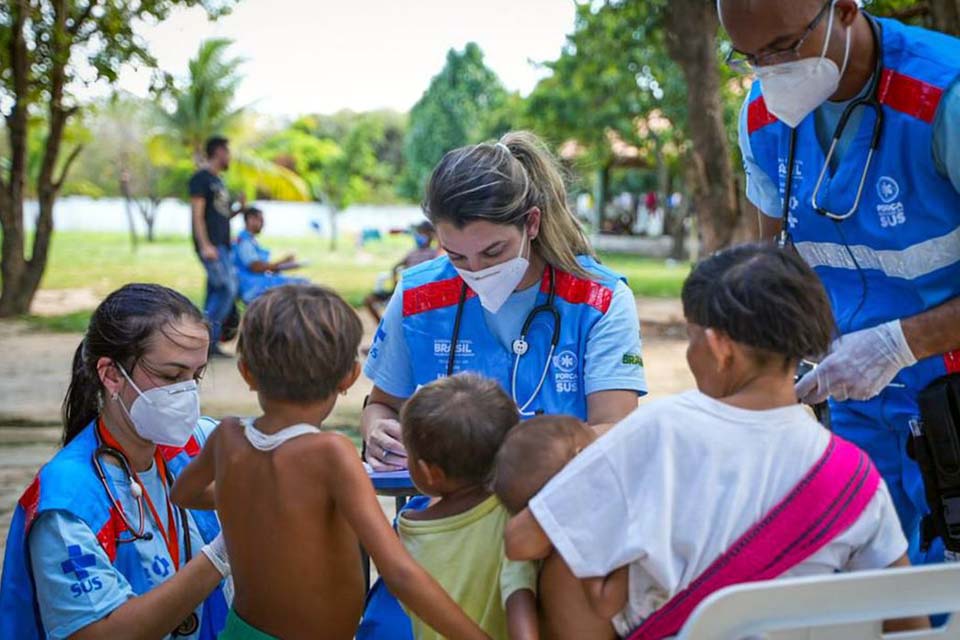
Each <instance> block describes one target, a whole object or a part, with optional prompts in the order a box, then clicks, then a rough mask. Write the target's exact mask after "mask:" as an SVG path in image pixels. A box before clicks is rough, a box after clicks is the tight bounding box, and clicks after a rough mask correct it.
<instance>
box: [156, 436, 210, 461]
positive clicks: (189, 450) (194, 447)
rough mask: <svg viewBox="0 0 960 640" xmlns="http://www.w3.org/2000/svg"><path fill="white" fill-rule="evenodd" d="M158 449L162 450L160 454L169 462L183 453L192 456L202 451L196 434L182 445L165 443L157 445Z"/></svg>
mask: <svg viewBox="0 0 960 640" xmlns="http://www.w3.org/2000/svg"><path fill="white" fill-rule="evenodd" d="M157 450H158V451H160V455H161V456H163V459H164V460H166V461H167V462H169V461H170V460H173V459H174V458H176V457H177V456H178V455H180V454H181V453H186V454H187V455H188V456H190V457H191V458H192V457H194V456H196V455H197V454H198V453H200V443H199V442H197V437H196V436H190V439H189V440H187V444H185V445H183V446H182V447H168V446H165V445H157Z"/></svg>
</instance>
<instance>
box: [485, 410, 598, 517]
mask: <svg viewBox="0 0 960 640" xmlns="http://www.w3.org/2000/svg"><path fill="white" fill-rule="evenodd" d="M596 439H597V434H596V432H595V431H594V430H593V429H591V428H590V427H588V426H587V425H586V424H584V423H583V422H582V421H580V420H578V419H577V418H574V417H573V416H537V417H536V418H530V419H529V420H527V421H525V422H521V423H520V424H518V425H517V426H516V427H514V428H513V429H512V430H511V431H510V433H508V434H507V437H506V438H505V439H504V441H503V446H501V447H500V451H499V452H498V453H497V460H496V465H495V468H494V472H493V482H492V483H491V487H492V489H493V492H494V493H495V494H496V496H497V497H498V498H500V502H502V503H503V506H504V507H506V509H507V511H509V512H510V514H511V515H516V514H517V513H520V512H521V511H523V510H524V509H526V507H527V503H529V502H530V498H532V497H533V496H535V495H537V493H539V492H540V489H542V488H543V486H544V485H545V484H547V482H549V480H550V479H551V478H552V477H553V476H555V475H557V473H559V472H560V470H561V469H563V468H564V467H565V466H567V463H568V462H570V461H571V460H573V457H574V456H575V455H577V454H578V453H580V452H581V451H582V450H583V449H584V448H585V447H586V446H587V445H588V444H590V443H591V442H593V441H594V440H596Z"/></svg>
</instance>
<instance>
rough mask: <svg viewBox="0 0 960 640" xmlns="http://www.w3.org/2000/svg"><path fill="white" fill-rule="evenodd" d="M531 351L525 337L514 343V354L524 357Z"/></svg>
mask: <svg viewBox="0 0 960 640" xmlns="http://www.w3.org/2000/svg"><path fill="white" fill-rule="evenodd" d="M529 349H530V343H529V342H527V340H526V338H524V337H523V336H521V337H519V338H517V339H516V340H514V341H513V354H514V355H517V356H522V355H524V354H526V353H527V351H528V350H529Z"/></svg>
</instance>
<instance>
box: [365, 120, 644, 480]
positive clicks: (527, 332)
mask: <svg viewBox="0 0 960 640" xmlns="http://www.w3.org/2000/svg"><path fill="white" fill-rule="evenodd" d="M423 209H424V213H425V214H426V216H427V218H428V219H429V220H430V222H432V223H433V226H434V228H435V229H436V234H437V238H438V239H439V241H440V247H441V248H442V249H443V250H444V251H445V255H443V256H441V257H438V258H436V259H434V260H431V261H429V262H426V263H424V264H421V265H418V266H416V267H414V268H412V269H408V270H407V271H405V272H404V274H403V279H402V281H401V283H400V286H399V287H398V288H397V291H396V292H395V294H394V296H393V299H392V300H391V301H390V303H389V304H388V306H387V309H386V311H385V312H384V317H383V321H382V322H381V324H380V329H379V330H378V331H377V335H376V338H375V339H374V343H373V345H372V346H371V349H370V357H369V359H368V360H367V364H366V367H365V370H364V373H366V375H367V377H369V378H370V379H371V380H373V383H374V388H373V391H372V393H371V394H370V397H369V402H368V404H367V406H366V408H365V409H364V412H363V416H362V420H361V429H362V432H363V437H364V442H365V445H366V457H367V461H368V462H369V463H370V464H371V465H372V466H373V467H374V469H376V470H378V471H380V470H387V471H389V470H395V469H402V468H405V467H406V465H407V458H406V451H405V449H404V447H403V444H402V438H401V434H400V425H399V423H398V422H397V415H398V413H399V411H400V408H401V407H402V405H403V403H404V402H405V400H406V399H407V398H409V397H410V396H411V395H412V394H413V392H414V391H415V390H416V389H417V388H418V387H419V386H420V385H424V384H426V383H428V382H430V381H432V380H435V379H437V378H439V377H443V376H448V375H451V374H453V373H457V372H461V371H469V372H474V373H479V374H482V375H484V376H486V377H489V378H493V379H495V380H497V381H498V382H500V384H501V386H502V387H503V389H504V390H505V391H506V392H507V394H509V395H510V396H511V397H512V398H513V401H514V402H515V403H516V404H517V408H518V409H519V411H520V415H521V416H523V417H524V418H527V417H531V416H534V415H537V414H541V413H548V414H552V413H566V414H572V415H575V416H577V417H579V418H580V419H582V420H584V421H586V422H588V423H589V424H590V425H591V426H593V427H594V428H595V429H596V430H597V431H598V432H602V431H604V430H605V429H606V428H607V427H608V426H609V425H611V424H613V423H615V422H617V421H619V420H620V419H621V418H623V417H624V416H626V415H627V414H628V413H630V412H631V411H633V409H635V408H636V406H637V397H638V396H639V395H643V394H644V393H646V390H647V386H646V380H645V379H644V372H643V359H642V357H641V351H640V324H639V321H638V319H637V309H636V303H635V301H634V297H633V294H632V292H631V291H630V288H629V287H628V286H627V284H626V281H625V279H624V278H623V276H621V275H620V274H617V273H615V272H613V271H612V270H610V269H608V268H606V267H604V266H603V265H601V264H600V263H599V261H598V260H597V259H596V258H595V257H594V255H593V249H591V247H590V244H589V242H588V241H587V239H586V237H585V236H584V234H583V231H582V229H581V228H580V225H579V224H578V222H577V220H576V218H575V217H574V215H573V213H572V212H571V211H570V208H569V207H568V205H567V194H566V189H565V186H564V181H563V177H562V174H561V172H560V170H559V168H558V166H557V163H556V161H555V160H554V158H553V157H552V156H551V154H550V153H549V151H547V150H546V148H545V147H544V145H543V143H542V142H541V141H540V140H539V139H537V138H536V136H534V135H532V134H530V133H525V132H514V133H508V134H506V135H505V136H503V138H501V139H500V140H499V141H498V142H496V143H484V144H478V145H471V146H468V147H463V148H460V149H455V150H453V151H450V152H449V153H447V154H446V155H445V156H444V157H443V159H442V160H441V161H440V164H438V165H437V167H436V169H434V171H433V175H432V176H431V177H430V182H429V184H428V185H427V190H426V197H425V199H424V203H423Z"/></svg>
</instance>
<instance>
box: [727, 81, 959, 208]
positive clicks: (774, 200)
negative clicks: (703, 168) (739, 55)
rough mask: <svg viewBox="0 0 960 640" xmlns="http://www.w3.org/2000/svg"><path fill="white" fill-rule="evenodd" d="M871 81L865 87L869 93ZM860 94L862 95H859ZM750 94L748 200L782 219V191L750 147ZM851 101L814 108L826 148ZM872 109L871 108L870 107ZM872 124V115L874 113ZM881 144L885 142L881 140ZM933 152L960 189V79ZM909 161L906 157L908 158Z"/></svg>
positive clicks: (838, 156) (857, 114)
mask: <svg viewBox="0 0 960 640" xmlns="http://www.w3.org/2000/svg"><path fill="white" fill-rule="evenodd" d="M869 85H870V83H869V82H868V83H867V87H865V88H864V90H863V92H862V93H861V95H863V94H865V93H866V91H867V89H868V88H869ZM858 97H859V96H858ZM748 103H749V97H748V99H747V100H745V101H744V103H743V106H742V107H741V109H740V131H739V139H740V152H741V154H742V155H743V165H744V170H745V171H746V174H747V199H748V200H750V202H752V203H753V204H754V205H755V206H756V207H757V208H758V209H760V211H762V212H763V213H764V214H766V215H767V216H770V217H771V218H780V217H781V216H782V214H783V203H782V202H781V199H780V190H779V188H778V187H777V185H776V184H775V183H774V182H773V181H772V180H771V179H770V177H769V176H768V175H767V174H766V173H765V172H764V171H763V169H761V168H760V165H759V164H757V161H756V159H755V157H754V155H753V150H752V149H751V148H750V135H749V130H748V128H747V106H748ZM847 104H849V102H826V103H824V104H823V105H821V106H820V107H818V108H817V110H816V111H814V115H813V117H814V121H813V122H814V128H815V129H816V132H817V139H818V140H819V142H820V145H821V146H822V147H823V149H824V151H826V150H827V149H828V148H829V147H830V141H831V140H832V139H833V134H834V132H835V131H836V128H837V123H838V122H839V121H840V116H841V115H842V114H843V110H844V109H845V108H846V106H847ZM867 110H869V107H867ZM864 111H865V110H864V108H858V109H855V110H854V112H853V114H851V116H850V120H848V121H847V126H846V129H844V131H843V135H842V136H841V137H840V142H839V143H838V144H837V151H836V152H835V153H834V160H833V162H832V164H834V165H836V164H837V163H838V162H840V161H841V160H842V159H843V156H844V154H845V153H846V151H847V148H848V147H849V146H850V142H851V141H852V140H853V138H854V136H855V135H856V132H857V130H858V129H859V127H860V122H861V120H862V119H863V114H864ZM871 124H872V116H871ZM880 144H883V140H882V139H881V141H880ZM932 147H933V148H932V149H931V153H933V159H934V164H935V166H936V168H937V171H938V172H939V173H940V175H942V176H944V177H945V178H947V179H949V180H950V182H951V183H952V184H953V187H954V189H956V190H957V191H958V192H960V81H958V82H954V83H953V85H951V86H950V88H949V89H947V91H946V93H945V94H944V95H943V98H941V101H940V106H939V107H938V108H937V115H936V118H935V119H934V121H933V145H932ZM905 160H906V159H905Z"/></svg>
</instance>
